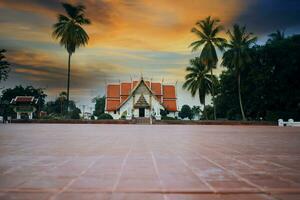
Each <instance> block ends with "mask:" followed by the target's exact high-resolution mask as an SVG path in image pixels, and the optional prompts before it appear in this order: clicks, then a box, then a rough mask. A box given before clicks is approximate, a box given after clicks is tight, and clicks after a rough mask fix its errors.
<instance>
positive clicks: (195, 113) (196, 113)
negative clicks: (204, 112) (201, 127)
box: [192, 106, 201, 119]
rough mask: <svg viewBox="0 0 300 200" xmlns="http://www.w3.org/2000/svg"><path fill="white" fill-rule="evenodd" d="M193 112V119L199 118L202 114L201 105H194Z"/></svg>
mask: <svg viewBox="0 0 300 200" xmlns="http://www.w3.org/2000/svg"><path fill="white" fill-rule="evenodd" d="M192 113H193V119H199V116H200V113H201V108H200V106H193V107H192ZM196 117H197V118H196Z"/></svg>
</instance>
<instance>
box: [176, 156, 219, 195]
mask: <svg viewBox="0 0 300 200" xmlns="http://www.w3.org/2000/svg"><path fill="white" fill-rule="evenodd" d="M178 158H179V159H180V160H181V161H182V162H183V164H184V165H185V166H186V167H187V168H188V169H189V170H190V171H191V172H192V173H193V174H194V175H195V176H196V177H197V178H198V179H199V180H200V181H201V182H203V183H204V184H205V185H206V186H207V187H208V188H209V189H211V190H212V191H213V192H214V193H217V191H216V190H215V188H213V187H212V186H211V185H210V184H209V183H207V182H206V181H205V180H204V179H202V178H201V177H200V176H198V175H197V174H196V173H195V171H194V170H193V169H192V168H191V167H190V166H189V165H188V163H187V162H186V161H185V160H184V159H183V158H182V157H181V156H178Z"/></svg>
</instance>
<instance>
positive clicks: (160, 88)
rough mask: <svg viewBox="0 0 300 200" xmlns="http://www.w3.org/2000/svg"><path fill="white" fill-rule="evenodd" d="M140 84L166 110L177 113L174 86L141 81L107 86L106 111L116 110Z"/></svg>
mask: <svg viewBox="0 0 300 200" xmlns="http://www.w3.org/2000/svg"><path fill="white" fill-rule="evenodd" d="M142 82H143V83H145V85H146V86H147V88H148V89H149V90H150V92H151V93H152V94H153V96H154V97H155V98H156V99H157V100H158V101H159V102H160V103H161V104H162V105H163V106H164V108H165V109H166V110H168V111H171V112H176V111H177V104H176V91H175V86H174V85H165V84H162V83H158V82H152V81H144V80H143V79H141V80H140V81H132V82H131V83H130V82H123V83H119V84H108V85H107V89H106V110H107V111H116V110H118V109H119V108H120V107H121V106H122V105H123V103H124V102H125V101H126V100H127V99H128V98H129V97H130V96H131V95H132V92H133V91H134V90H135V89H136V88H137V87H138V85H140V84H141V83H142Z"/></svg>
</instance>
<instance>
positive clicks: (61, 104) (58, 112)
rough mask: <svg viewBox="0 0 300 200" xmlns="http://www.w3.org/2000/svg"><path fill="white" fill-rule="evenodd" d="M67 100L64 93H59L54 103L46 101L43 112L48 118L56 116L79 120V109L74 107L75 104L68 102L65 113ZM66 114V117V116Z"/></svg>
mask: <svg viewBox="0 0 300 200" xmlns="http://www.w3.org/2000/svg"><path fill="white" fill-rule="evenodd" d="M66 105H67V98H66V92H64V91H63V92H61V93H60V94H59V96H58V97H57V98H56V99H55V100H54V101H48V102H47V104H46V105H45V107H44V110H45V111H46V112H47V114H48V115H49V116H52V115H53V116H57V117H58V118H71V119H79V117H78V116H79V113H81V111H80V109H79V108H78V107H77V106H76V104H75V102H74V101H72V100H69V110H70V112H68V113H67V107H66ZM66 113H67V115H66Z"/></svg>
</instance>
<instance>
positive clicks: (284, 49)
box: [216, 35, 300, 120]
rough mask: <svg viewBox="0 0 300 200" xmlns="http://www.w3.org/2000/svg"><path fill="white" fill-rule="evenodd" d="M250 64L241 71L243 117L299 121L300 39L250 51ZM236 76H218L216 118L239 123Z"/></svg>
mask: <svg viewBox="0 0 300 200" xmlns="http://www.w3.org/2000/svg"><path fill="white" fill-rule="evenodd" d="M250 55H251V57H252V58H253V59H252V61H251V62H250V63H249V64H247V65H245V66H244V67H243V68H241V76H242V77H243V79H241V93H242V96H243V97H244V99H243V100H244V105H245V114H246V115H247V117H248V118H249V119H252V120H261V119H263V120H277V119H279V118H284V119H285V120H287V119H288V118H293V119H296V120H299V119H300V103H299V102H300V87H299V85H300V79H299V74H300V57H299V55H300V35H294V36H291V37H288V38H285V39H283V40H278V41H274V42H272V43H267V44H265V45H261V46H254V47H252V48H251V51H250ZM237 91H238V88H237V84H236V74H235V71H233V70H230V69H229V70H227V71H225V72H223V73H222V75H221V76H220V94H219V95H218V97H217V99H216V105H217V106H218V115H219V116H220V117H222V118H228V119H241V115H240V112H239V107H238V105H239V103H238V95H237Z"/></svg>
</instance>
